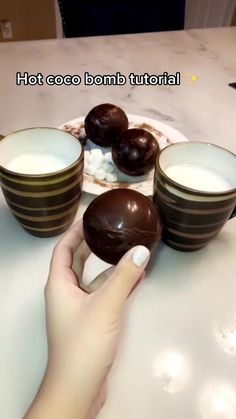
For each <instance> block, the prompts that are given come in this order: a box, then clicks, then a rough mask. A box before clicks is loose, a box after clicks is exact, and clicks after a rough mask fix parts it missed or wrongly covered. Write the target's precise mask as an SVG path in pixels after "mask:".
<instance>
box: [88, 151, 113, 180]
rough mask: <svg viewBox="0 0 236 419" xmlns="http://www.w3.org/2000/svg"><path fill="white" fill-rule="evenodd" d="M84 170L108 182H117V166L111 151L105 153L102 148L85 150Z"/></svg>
mask: <svg viewBox="0 0 236 419" xmlns="http://www.w3.org/2000/svg"><path fill="white" fill-rule="evenodd" d="M84 171H85V173H87V174H88V175H91V176H94V177H95V178H96V179H99V180H106V181H107V182H111V183H112V182H117V179H118V176H117V171H116V167H115V165H114V163H113V160H112V154H111V151H109V152H106V153H105V154H103V152H102V150H100V149H98V148H93V149H91V150H86V151H85V161H84Z"/></svg>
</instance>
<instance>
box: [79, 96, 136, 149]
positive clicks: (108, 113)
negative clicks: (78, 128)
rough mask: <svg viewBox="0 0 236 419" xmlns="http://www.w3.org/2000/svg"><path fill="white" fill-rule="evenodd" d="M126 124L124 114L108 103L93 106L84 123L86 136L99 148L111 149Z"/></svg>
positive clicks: (126, 126) (125, 127) (126, 120)
mask: <svg viewBox="0 0 236 419" xmlns="http://www.w3.org/2000/svg"><path fill="white" fill-rule="evenodd" d="M128 124H129V123H128V118H127V116H126V114H125V112H124V111H123V110H122V109H120V108H119V107H118V106H115V105H112V104H110V103H104V104H101V105H98V106H95V108H93V109H91V111H90V112H89V113H88V115H87V116H86V118H85V121H84V127H85V132H86V135H87V136H88V138H89V139H90V140H92V141H93V142H94V143H95V144H97V145H99V146H101V147H111V146H112V145H113V143H114V142H115V141H116V140H117V138H118V136H120V135H121V134H122V133H123V132H124V131H126V130H127V129H128Z"/></svg>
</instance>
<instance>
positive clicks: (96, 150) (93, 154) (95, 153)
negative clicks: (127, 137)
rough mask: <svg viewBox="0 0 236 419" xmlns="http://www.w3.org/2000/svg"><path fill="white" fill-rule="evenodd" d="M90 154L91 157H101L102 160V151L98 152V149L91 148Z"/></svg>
mask: <svg viewBox="0 0 236 419" xmlns="http://www.w3.org/2000/svg"><path fill="white" fill-rule="evenodd" d="M90 153H91V154H92V156H94V157H95V156H99V157H101V158H103V153H102V150H100V149H99V148H92V149H91V150H90Z"/></svg>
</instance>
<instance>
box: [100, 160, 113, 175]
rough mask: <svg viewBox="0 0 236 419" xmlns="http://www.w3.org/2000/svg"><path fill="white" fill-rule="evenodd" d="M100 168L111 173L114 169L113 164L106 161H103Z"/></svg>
mask: <svg viewBox="0 0 236 419" xmlns="http://www.w3.org/2000/svg"><path fill="white" fill-rule="evenodd" d="M102 168H103V169H104V170H105V172H106V173H112V172H114V170H115V168H114V166H113V164H112V163H109V162H108V161H105V162H104V163H103V164H102Z"/></svg>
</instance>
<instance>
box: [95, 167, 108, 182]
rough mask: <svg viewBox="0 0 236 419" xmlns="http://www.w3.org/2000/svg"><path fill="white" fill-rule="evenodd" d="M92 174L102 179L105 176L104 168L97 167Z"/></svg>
mask: <svg viewBox="0 0 236 419" xmlns="http://www.w3.org/2000/svg"><path fill="white" fill-rule="evenodd" d="M94 176H95V178H96V179H99V180H103V179H105V177H106V172H105V170H104V169H97V170H96V172H95V174H94Z"/></svg>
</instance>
